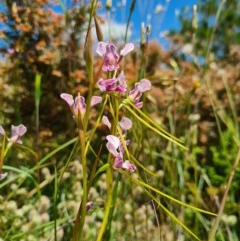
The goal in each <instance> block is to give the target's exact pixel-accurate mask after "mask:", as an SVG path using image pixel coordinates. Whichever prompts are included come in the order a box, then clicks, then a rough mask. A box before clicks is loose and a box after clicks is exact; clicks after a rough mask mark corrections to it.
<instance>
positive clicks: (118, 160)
mask: <svg viewBox="0 0 240 241" xmlns="http://www.w3.org/2000/svg"><path fill="white" fill-rule="evenodd" d="M122 166H123V158H122V156H121V155H117V156H116V157H115V158H114V167H116V168H122Z"/></svg>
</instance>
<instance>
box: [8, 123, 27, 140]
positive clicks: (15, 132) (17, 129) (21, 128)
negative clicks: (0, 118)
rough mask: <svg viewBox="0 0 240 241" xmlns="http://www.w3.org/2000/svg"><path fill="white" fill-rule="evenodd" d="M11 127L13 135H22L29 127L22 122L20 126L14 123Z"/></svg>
mask: <svg viewBox="0 0 240 241" xmlns="http://www.w3.org/2000/svg"><path fill="white" fill-rule="evenodd" d="M11 128H12V137H14V136H19V137H21V136H23V135H24V134H25V133H26V132H27V128H26V126H24V125H23V124H20V125H18V126H14V125H12V126H11Z"/></svg>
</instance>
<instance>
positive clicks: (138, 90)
mask: <svg viewBox="0 0 240 241" xmlns="http://www.w3.org/2000/svg"><path fill="white" fill-rule="evenodd" d="M150 89H151V82H150V81H149V80H147V79H142V80H141V81H140V82H137V83H136V84H135V87H134V89H133V90H131V91H130V93H129V97H130V98H131V99H132V101H133V103H134V104H135V105H136V106H137V107H138V108H142V105H143V103H142V102H140V98H141V96H142V93H144V92H145V91H148V90H150Z"/></svg>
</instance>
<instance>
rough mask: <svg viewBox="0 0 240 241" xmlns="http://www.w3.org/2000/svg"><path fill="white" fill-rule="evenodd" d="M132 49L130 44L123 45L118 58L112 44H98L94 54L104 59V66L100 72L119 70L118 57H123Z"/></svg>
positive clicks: (132, 46)
mask: <svg viewBox="0 0 240 241" xmlns="http://www.w3.org/2000/svg"><path fill="white" fill-rule="evenodd" d="M133 49H134V45H133V44H132V43H127V44H125V46H124V48H123V49H122V50H121V51H120V56H119V54H118V53H117V51H116V46H115V45H113V44H108V43H105V42H99V43H98V45H97V49H96V52H97V53H98V54H99V55H100V56H101V57H104V64H103V67H102V70H103V71H105V72H107V71H114V70H116V69H118V68H119V64H118V63H119V60H120V57H122V56H125V55H126V54H128V53H129V52H131V51H132V50H133Z"/></svg>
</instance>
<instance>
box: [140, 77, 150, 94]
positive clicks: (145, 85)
mask: <svg viewBox="0 0 240 241" xmlns="http://www.w3.org/2000/svg"><path fill="white" fill-rule="evenodd" d="M137 88H138V90H139V91H140V92H141V93H143V92H145V91H147V90H150V89H151V82H150V81H149V80H147V79H142V80H141V81H140V82H139V84H138V87H137Z"/></svg>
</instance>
